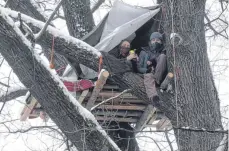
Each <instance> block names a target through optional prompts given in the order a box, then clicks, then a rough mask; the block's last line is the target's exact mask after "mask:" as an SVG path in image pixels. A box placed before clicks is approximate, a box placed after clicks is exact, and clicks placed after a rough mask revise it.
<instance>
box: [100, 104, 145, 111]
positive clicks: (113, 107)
mask: <svg viewBox="0 0 229 151" xmlns="http://www.w3.org/2000/svg"><path fill="white" fill-rule="evenodd" d="M145 108H146V106H145V105H128V106H127V105H101V106H98V107H97V109H104V110H135V111H137V110H139V111H144V110H145Z"/></svg>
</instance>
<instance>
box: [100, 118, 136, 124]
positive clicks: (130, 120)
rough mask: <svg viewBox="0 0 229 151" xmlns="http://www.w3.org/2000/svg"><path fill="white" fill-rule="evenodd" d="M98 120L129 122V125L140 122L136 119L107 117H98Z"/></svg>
mask: <svg viewBox="0 0 229 151" xmlns="http://www.w3.org/2000/svg"><path fill="white" fill-rule="evenodd" d="M96 119H97V120H98V121H103V122H105V121H107V122H110V121H116V122H128V123H136V122H137V121H138V120H137V119H135V118H118V117H106V116H97V117H96Z"/></svg>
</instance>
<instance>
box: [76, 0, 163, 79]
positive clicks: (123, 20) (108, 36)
mask: <svg viewBox="0 0 229 151" xmlns="http://www.w3.org/2000/svg"><path fill="white" fill-rule="evenodd" d="M157 7H158V6H153V7H150V8H142V7H136V6H131V5H128V4H125V3H123V2H121V1H116V2H115V3H114V5H113V6H112V8H111V10H110V11H109V13H108V14H107V15H106V16H105V18H104V19H103V20H102V21H101V22H100V23H99V24H98V26H96V27H95V28H94V29H93V30H92V31H91V32H90V33H89V34H87V35H86V36H84V37H83V38H82V40H83V41H85V42H87V43H88V44H90V45H92V46H94V47H95V48H96V49H98V50H99V51H105V52H109V51H110V50H112V49H113V48H114V47H116V46H117V45H118V44H119V43H120V42H121V41H122V40H123V39H128V38H130V39H129V40H133V39H134V38H135V36H136V35H135V32H136V31H137V30H138V29H139V28H141V27H142V26H143V25H144V24H146V23H147V22H148V21H149V20H150V19H152V18H153V17H154V16H155V15H156V14H157V13H158V12H159V11H160V8H157ZM80 67H81V70H82V73H83V77H81V78H85V79H93V78H94V77H96V76H97V72H95V71H93V70H91V69H89V68H87V67H85V66H83V65H80Z"/></svg>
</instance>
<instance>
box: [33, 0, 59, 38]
mask: <svg viewBox="0 0 229 151" xmlns="http://www.w3.org/2000/svg"><path fill="white" fill-rule="evenodd" d="M62 2H63V0H61V1H60V2H59V4H58V5H57V6H56V8H55V10H54V11H53V12H52V14H51V15H50V17H49V19H48V20H47V21H46V23H45V25H44V27H43V28H42V29H41V31H40V32H39V33H37V34H36V35H35V39H36V40H37V39H39V38H40V37H41V35H42V34H43V33H44V32H45V30H46V29H47V27H48V25H49V24H50V22H51V21H52V19H53V17H54V15H55V14H56V12H57V11H58V10H59V8H60V6H61V4H62Z"/></svg>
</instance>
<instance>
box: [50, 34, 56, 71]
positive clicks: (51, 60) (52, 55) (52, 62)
mask: <svg viewBox="0 0 229 151" xmlns="http://www.w3.org/2000/svg"><path fill="white" fill-rule="evenodd" d="M49 67H50V68H51V69H54V68H55V65H54V36H53V38H52V50H51V57H50V65H49Z"/></svg>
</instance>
